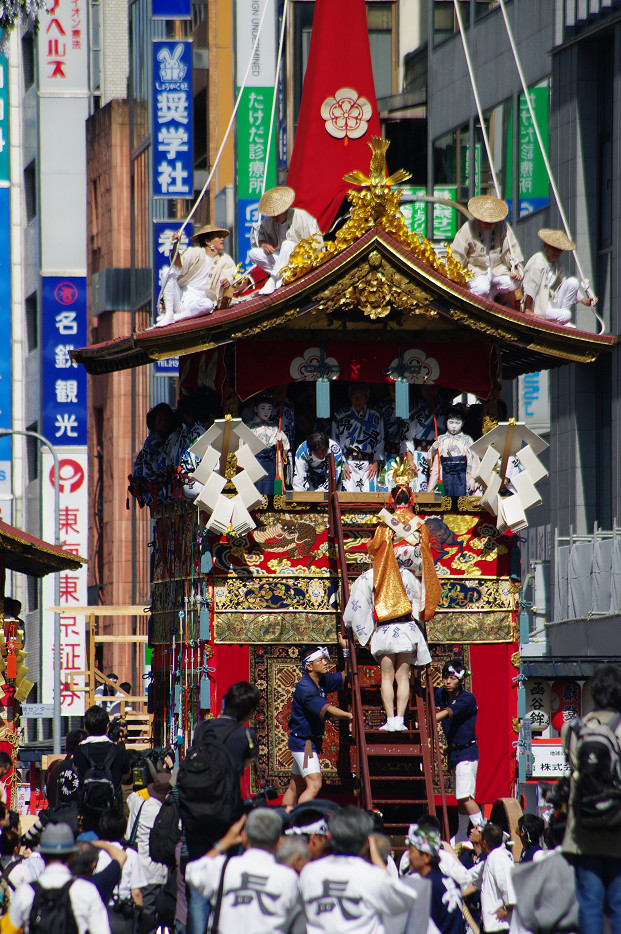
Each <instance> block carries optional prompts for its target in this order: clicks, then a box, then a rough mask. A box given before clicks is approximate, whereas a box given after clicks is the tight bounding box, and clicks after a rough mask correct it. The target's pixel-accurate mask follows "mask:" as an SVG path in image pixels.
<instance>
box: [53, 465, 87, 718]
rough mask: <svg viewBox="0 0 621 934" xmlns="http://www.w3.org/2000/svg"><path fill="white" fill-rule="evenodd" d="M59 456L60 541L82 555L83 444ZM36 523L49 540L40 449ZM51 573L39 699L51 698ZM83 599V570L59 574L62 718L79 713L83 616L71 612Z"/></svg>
mask: <svg viewBox="0 0 621 934" xmlns="http://www.w3.org/2000/svg"><path fill="white" fill-rule="evenodd" d="M58 453H59V458H60V465H59V467H60V516H59V518H60V541H61V545H62V547H63V548H64V549H65V551H69V552H71V554H74V555H80V556H81V557H83V558H86V557H87V551H88V482H87V465H88V455H87V449H86V447H62V448H60V449H59V451H58ZM41 462H42V472H43V476H42V478H41V479H42V524H43V530H42V531H43V538H44V539H45V541H48V542H53V541H54V532H55V528H54V525H55V523H54V464H53V460H52V455H51V454H50V452H49V451H48V450H47V449H46V448H45V449H44V450H43V455H42V459H41ZM54 577H55V575H53V574H48V576H47V577H45V578H44V579H43V626H42V636H41V658H42V660H43V664H42V666H41V669H42V671H41V675H42V679H41V680H42V683H41V701H42V702H43V703H46V704H51V703H53V701H54V666H53V662H52V660H53V658H54V614H53V613H52V612H50V610H49V609H48V608H49V607H51V606H54V602H55V581H54ZM87 602H88V571H87V566H86V565H83V566H82V567H81V568H80V570H79V571H62V572H61V574H60V606H61V607H62V608H63V609H62V612H61V614H60V633H61V635H60V640H61V685H62V688H61V711H62V715H63V716H64V717H69V716H71V717H73V716H80V715H81V714H83V713H84V701H85V695H84V691H83V690H81V689H83V688H84V685H85V678H84V675H83V674H76V672H84V671H85V670H86V667H87V661H88V660H87V657H86V642H85V617H84V615H83V614H80V613H78V612H77V608H78V607H84V606H85V605H86V604H87Z"/></svg>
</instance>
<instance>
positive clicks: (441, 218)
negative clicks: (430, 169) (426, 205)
mask: <svg viewBox="0 0 621 934" xmlns="http://www.w3.org/2000/svg"><path fill="white" fill-rule="evenodd" d="M433 194H434V197H436V198H448V199H450V200H451V201H455V200H456V199H457V187H456V186H455V185H452V186H450V187H449V188H439V187H438V186H437V185H436V187H435V188H434V189H433ZM456 233H457V211H456V210H455V208H452V207H451V206H450V205H449V204H434V206H433V239H434V240H452V239H453V237H454V236H455V234H456Z"/></svg>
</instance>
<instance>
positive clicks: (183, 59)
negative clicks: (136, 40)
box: [152, 39, 194, 198]
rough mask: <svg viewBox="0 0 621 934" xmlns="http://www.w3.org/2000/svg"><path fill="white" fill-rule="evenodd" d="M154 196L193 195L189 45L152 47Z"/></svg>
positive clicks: (165, 43)
mask: <svg viewBox="0 0 621 934" xmlns="http://www.w3.org/2000/svg"><path fill="white" fill-rule="evenodd" d="M152 101H153V160H152V162H153V195H154V197H156V198H191V197H193V195H194V153H193V143H192V104H193V102H192V42H191V41H190V40H187V41H184V42H177V41H175V40H172V41H168V40H166V41H163V40H159V39H158V40H156V41H154V43H153V94H152Z"/></svg>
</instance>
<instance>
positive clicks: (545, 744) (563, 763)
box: [532, 739, 571, 782]
mask: <svg viewBox="0 0 621 934" xmlns="http://www.w3.org/2000/svg"><path fill="white" fill-rule="evenodd" d="M570 771H571V769H570V768H569V765H568V764H567V760H566V759H565V752H564V751H563V744H562V743H561V741H560V739H533V772H532V776H533V778H541V779H547V781H549V782H553V781H556V780H557V779H559V778H562V777H563V775H569V773H570Z"/></svg>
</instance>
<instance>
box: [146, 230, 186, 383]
mask: <svg viewBox="0 0 621 934" xmlns="http://www.w3.org/2000/svg"><path fill="white" fill-rule="evenodd" d="M176 230H179V221H170V220H168V221H153V305H155V303H156V302H157V299H158V296H159V294H160V289H161V288H162V286H163V285H164V282H165V280H166V275H167V273H168V270H169V268H170V251H171V248H172V235H173V234H174V232H175V231H176ZM191 236H192V224H187V225H186V227H185V229H184V231H183V233H182V235H181V247H180V248H181V250H182V251H183V250H185V249H187V247H188V246H190V237H191ZM158 312H159V309H158ZM178 372H179V357H169V358H168V359H167V360H157V361H156V363H155V373H156V375H157V376H176V375H177V373H178Z"/></svg>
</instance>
